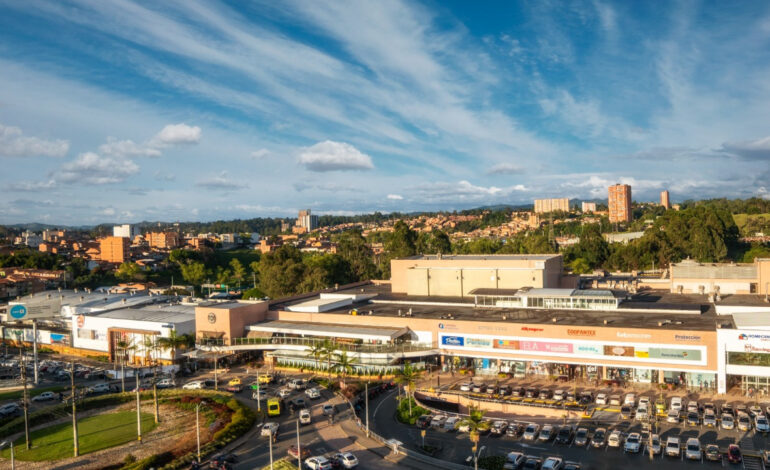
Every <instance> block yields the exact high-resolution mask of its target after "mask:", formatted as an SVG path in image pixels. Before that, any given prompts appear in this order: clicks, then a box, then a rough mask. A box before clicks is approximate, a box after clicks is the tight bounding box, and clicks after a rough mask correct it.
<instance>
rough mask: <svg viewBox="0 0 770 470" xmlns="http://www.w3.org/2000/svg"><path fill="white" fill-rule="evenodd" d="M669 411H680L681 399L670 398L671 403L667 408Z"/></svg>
mask: <svg viewBox="0 0 770 470" xmlns="http://www.w3.org/2000/svg"><path fill="white" fill-rule="evenodd" d="M668 409H670V410H676V411H681V409H682V397H671V402H670V404H669V406H668Z"/></svg>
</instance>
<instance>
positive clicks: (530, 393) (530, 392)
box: [524, 387, 537, 398]
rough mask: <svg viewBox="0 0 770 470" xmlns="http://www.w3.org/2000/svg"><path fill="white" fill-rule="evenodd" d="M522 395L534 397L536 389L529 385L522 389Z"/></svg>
mask: <svg viewBox="0 0 770 470" xmlns="http://www.w3.org/2000/svg"><path fill="white" fill-rule="evenodd" d="M524 396H526V397H527V398H535V397H536V396H537V389H536V388H532V387H529V388H528V389H526V390H525V391H524Z"/></svg>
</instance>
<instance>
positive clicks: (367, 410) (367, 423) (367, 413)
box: [364, 381, 369, 437]
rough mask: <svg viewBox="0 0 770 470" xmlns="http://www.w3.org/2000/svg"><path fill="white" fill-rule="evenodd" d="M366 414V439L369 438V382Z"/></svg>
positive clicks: (366, 395)
mask: <svg viewBox="0 0 770 470" xmlns="http://www.w3.org/2000/svg"><path fill="white" fill-rule="evenodd" d="M364 403H365V404H366V406H365V407H364V412H365V413H366V437H369V381H366V389H365V391H364Z"/></svg>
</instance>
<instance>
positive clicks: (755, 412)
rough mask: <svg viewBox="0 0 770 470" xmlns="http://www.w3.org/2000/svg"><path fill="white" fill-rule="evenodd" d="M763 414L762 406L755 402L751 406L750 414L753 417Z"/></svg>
mask: <svg viewBox="0 0 770 470" xmlns="http://www.w3.org/2000/svg"><path fill="white" fill-rule="evenodd" d="M761 414H762V408H761V407H760V406H759V405H757V404H754V405H751V406H750V407H749V416H751V417H752V418H756V417H757V416H759V415H761Z"/></svg>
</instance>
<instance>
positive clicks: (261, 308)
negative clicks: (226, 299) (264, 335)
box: [195, 301, 268, 344]
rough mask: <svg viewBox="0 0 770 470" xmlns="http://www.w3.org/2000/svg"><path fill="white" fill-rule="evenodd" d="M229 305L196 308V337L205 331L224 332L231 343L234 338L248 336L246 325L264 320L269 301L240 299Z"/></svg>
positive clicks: (227, 341) (225, 338) (226, 340)
mask: <svg viewBox="0 0 770 470" xmlns="http://www.w3.org/2000/svg"><path fill="white" fill-rule="evenodd" d="M227 305H228V307H223V306H216V305H210V306H199V307H196V308H195V337H196V338H200V337H201V336H202V332H204V331H206V332H219V333H224V335H223V339H224V340H225V344H229V341H230V340H231V339H232V338H242V337H244V336H246V325H251V324H253V323H257V322H260V321H263V320H265V318H266V317H267V307H268V303H267V302H265V301H239V302H230V303H228V304H227ZM212 320H213V321H212Z"/></svg>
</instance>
